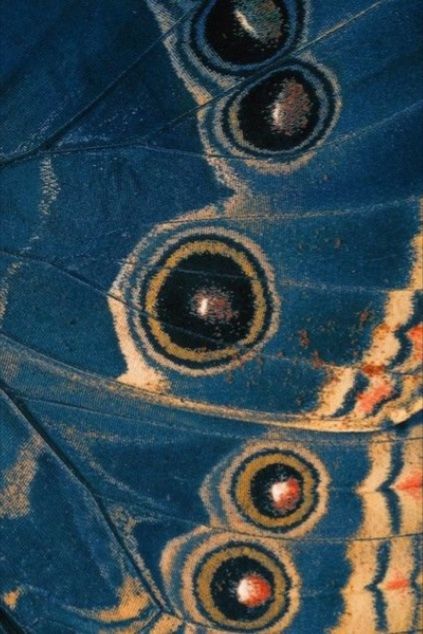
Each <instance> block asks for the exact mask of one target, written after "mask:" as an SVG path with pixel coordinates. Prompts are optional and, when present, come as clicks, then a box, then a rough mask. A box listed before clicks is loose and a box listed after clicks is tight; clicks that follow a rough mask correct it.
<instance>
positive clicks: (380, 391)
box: [357, 382, 392, 414]
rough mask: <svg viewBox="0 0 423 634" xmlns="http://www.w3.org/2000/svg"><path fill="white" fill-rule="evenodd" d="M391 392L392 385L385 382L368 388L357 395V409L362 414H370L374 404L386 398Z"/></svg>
mask: <svg viewBox="0 0 423 634" xmlns="http://www.w3.org/2000/svg"><path fill="white" fill-rule="evenodd" d="M391 394H392V386H391V385H390V384H389V383H388V382H386V383H381V384H379V385H377V386H376V387H373V388H369V389H368V390H366V391H365V392H363V393H362V394H360V395H359V396H358V397H357V401H358V409H359V410H360V411H361V412H362V413H363V414H371V413H372V411H373V410H374V408H375V407H376V405H379V403H381V402H382V401H384V400H385V399H387V398H388V397H389V396H391Z"/></svg>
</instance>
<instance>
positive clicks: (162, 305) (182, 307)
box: [139, 233, 274, 373]
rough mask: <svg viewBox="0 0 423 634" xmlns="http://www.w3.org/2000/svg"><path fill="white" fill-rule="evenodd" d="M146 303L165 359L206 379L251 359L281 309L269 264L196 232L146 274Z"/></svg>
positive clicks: (146, 316) (155, 343)
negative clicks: (277, 307)
mask: <svg viewBox="0 0 423 634" xmlns="http://www.w3.org/2000/svg"><path fill="white" fill-rule="evenodd" d="M147 269H148V267H147ZM139 304H140V306H141V308H142V311H141V315H140V320H141V325H142V328H143V330H144V332H145V334H146V336H147V339H148V342H149V344H150V346H151V347H152V349H153V351H154V352H155V354H156V355H159V359H160V360H163V361H164V362H170V363H171V364H173V366H174V367H175V368H176V369H180V370H181V371H183V370H184V369H185V370H187V371H188V372H189V371H196V372H200V373H201V371H207V370H209V369H211V368H216V369H219V368H223V369H225V367H227V364H228V363H236V362H240V360H242V359H243V358H244V357H245V355H248V354H249V353H251V351H252V350H253V349H254V348H255V347H256V346H257V345H259V344H260V343H261V342H262V341H263V340H264V338H265V337H266V335H267V333H268V331H269V327H270V325H271V322H272V314H273V309H274V302H273V299H272V292H271V290H270V286H269V281H268V275H267V274H266V272H265V269H264V267H263V261H262V260H260V261H259V259H258V257H257V256H256V255H255V254H254V253H253V252H252V251H250V250H249V249H248V247H247V246H246V245H245V244H243V243H242V242H241V241H240V242H238V241H236V240H235V239H234V238H233V237H229V236H226V235H224V234H219V233H206V234H198V235H195V234H194V235H192V234H191V235H189V236H186V237H185V238H181V239H180V240H177V241H176V242H175V241H174V242H172V244H170V245H169V247H168V248H165V249H164V251H163V252H162V253H161V255H160V256H159V257H158V258H157V259H156V260H155V262H154V265H153V266H152V268H151V269H150V270H147V273H146V274H145V276H144V279H143V281H142V283H141V285H140V297H139Z"/></svg>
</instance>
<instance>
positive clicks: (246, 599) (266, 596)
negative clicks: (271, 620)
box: [236, 574, 273, 608]
mask: <svg viewBox="0 0 423 634" xmlns="http://www.w3.org/2000/svg"><path fill="white" fill-rule="evenodd" d="M236 594H237V598H238V601H239V602H240V603H242V605H245V606H247V607H248V608H258V607H260V606H261V605H263V604H264V603H266V602H267V601H269V600H270V599H271V598H272V595H273V590H272V586H271V585H270V583H269V582H268V581H267V580H266V579H265V578H264V577H262V576H261V575H258V574H251V575H247V576H246V577H244V578H243V579H241V581H240V582H239V584H238V586H237V589H236Z"/></svg>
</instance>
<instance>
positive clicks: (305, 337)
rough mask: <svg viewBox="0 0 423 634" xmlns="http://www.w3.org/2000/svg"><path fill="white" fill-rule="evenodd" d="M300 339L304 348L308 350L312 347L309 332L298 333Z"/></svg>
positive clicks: (301, 331)
mask: <svg viewBox="0 0 423 634" xmlns="http://www.w3.org/2000/svg"><path fill="white" fill-rule="evenodd" d="M298 337H299V339H300V344H301V346H302V347H303V348H308V347H309V345H310V337H309V334H308V332H307V330H300V331H299V332H298Z"/></svg>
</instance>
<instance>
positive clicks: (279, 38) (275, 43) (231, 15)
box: [192, 0, 304, 73]
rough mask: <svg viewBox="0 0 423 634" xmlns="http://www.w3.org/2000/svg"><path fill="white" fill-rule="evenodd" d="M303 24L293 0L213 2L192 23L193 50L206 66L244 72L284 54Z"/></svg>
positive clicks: (222, 70) (225, 70)
mask: <svg viewBox="0 0 423 634" xmlns="http://www.w3.org/2000/svg"><path fill="white" fill-rule="evenodd" d="M303 21H304V19H303V15H302V10H301V5H299V4H298V3H297V2H292V0H288V1H287V0H213V1H211V2H208V3H207V4H206V6H205V7H204V8H202V9H201V10H200V11H199V12H198V14H197V17H196V19H195V21H194V24H193V30H192V39H193V44H194V49H195V50H196V51H197V54H198V55H199V57H200V58H201V59H202V61H203V63H205V64H206V65H207V66H211V67H213V68H216V69H217V70H219V71H221V72H227V73H228V72H229V73H231V72H232V73H236V72H239V71H244V72H245V71H248V70H249V69H254V68H256V67H257V66H258V65H260V64H264V63H268V62H269V60H271V59H273V58H274V57H275V56H277V55H279V54H281V53H282V52H286V51H287V49H288V48H290V47H291V46H292V44H293V43H294V41H295V40H296V38H297V36H298V34H299V32H300V30H301V28H302V25H303Z"/></svg>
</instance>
